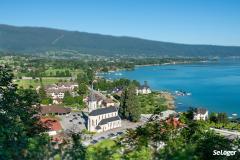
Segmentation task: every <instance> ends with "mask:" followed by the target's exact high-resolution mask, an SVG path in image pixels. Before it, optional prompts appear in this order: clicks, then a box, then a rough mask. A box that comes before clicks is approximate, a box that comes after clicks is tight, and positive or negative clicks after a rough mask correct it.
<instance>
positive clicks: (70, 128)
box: [59, 112, 144, 145]
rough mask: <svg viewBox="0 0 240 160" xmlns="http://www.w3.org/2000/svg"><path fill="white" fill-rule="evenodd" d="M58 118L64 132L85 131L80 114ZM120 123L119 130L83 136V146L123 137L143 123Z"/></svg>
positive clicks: (85, 127) (83, 119)
mask: <svg viewBox="0 0 240 160" xmlns="http://www.w3.org/2000/svg"><path fill="white" fill-rule="evenodd" d="M59 117H60V118H61V121H60V123H61V125H62V128H63V130H64V131H65V132H71V133H79V132H82V130H84V129H87V126H86V124H87V122H86V121H87V120H86V119H85V118H84V116H83V114H82V112H71V113H70V114H68V115H61V116H59ZM121 123H122V125H121V127H119V128H115V129H111V130H108V131H105V132H102V133H95V134H93V135H90V134H85V135H83V139H84V141H83V144H84V145H89V144H95V143H97V142H100V141H102V140H104V139H114V138H116V137H118V136H120V135H123V134H124V133H125V132H126V130H127V129H129V128H132V129H134V128H136V127H138V126H140V125H142V124H143V123H144V122H137V123H133V122H130V121H127V120H122V121H121Z"/></svg>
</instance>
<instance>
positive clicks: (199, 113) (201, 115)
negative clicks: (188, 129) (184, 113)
mask: <svg viewBox="0 0 240 160" xmlns="http://www.w3.org/2000/svg"><path fill="white" fill-rule="evenodd" d="M193 114H194V117H193V119H194V120H204V121H205V120H207V119H208V110H206V109H204V108H197V109H196V112H194V113H193Z"/></svg>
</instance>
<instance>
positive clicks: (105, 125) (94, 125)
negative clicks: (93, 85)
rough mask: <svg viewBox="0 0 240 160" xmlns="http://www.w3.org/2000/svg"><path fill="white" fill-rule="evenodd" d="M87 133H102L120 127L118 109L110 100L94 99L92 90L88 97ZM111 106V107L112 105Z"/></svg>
mask: <svg viewBox="0 0 240 160" xmlns="http://www.w3.org/2000/svg"><path fill="white" fill-rule="evenodd" d="M87 102H88V111H89V114H88V131H90V132H104V131H107V130H110V129H114V128H117V127H121V118H120V117H119V116H118V109H117V108H116V107H115V106H114V103H113V101H111V100H107V99H105V100H102V99H100V98H99V97H98V98H96V97H95V94H94V93H93V90H91V93H90V96H89V97H88V101H87ZM112 104H113V105H112Z"/></svg>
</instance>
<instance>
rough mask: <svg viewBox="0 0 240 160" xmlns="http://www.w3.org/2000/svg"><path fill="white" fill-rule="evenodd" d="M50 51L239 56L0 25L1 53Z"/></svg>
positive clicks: (230, 50)
mask: <svg viewBox="0 0 240 160" xmlns="http://www.w3.org/2000/svg"><path fill="white" fill-rule="evenodd" d="M52 50H53V51H59V50H74V51H77V52H79V53H84V54H91V55H106V56H113V55H131V56H140V55H144V56H165V55H167V56H240V47H238V46H216V45H187V44H178V43H169V42H160V41H152V40H145V39H140V38H132V37H126V36H121V37H119V36H109V35H101V34H93V33H86V32H78V31H66V30H60V29H52V28H43V27H16V26H10V25H3V24H2V25H1V24H0V51H3V52H14V53H19V54H21V53H25V54H26V53H29V54H41V53H45V52H46V51H52Z"/></svg>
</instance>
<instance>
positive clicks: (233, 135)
mask: <svg viewBox="0 0 240 160" xmlns="http://www.w3.org/2000/svg"><path fill="white" fill-rule="evenodd" d="M210 129H211V130H214V131H215V132H217V133H219V134H221V135H223V136H224V137H226V138H229V139H235V138H239V137H240V132H238V131H229V130H224V129H216V128H210Z"/></svg>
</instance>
